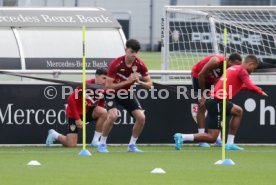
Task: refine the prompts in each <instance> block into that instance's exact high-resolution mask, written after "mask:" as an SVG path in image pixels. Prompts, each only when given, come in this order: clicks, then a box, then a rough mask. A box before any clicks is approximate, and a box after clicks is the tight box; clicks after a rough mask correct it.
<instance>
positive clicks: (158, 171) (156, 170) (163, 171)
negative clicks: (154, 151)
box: [150, 168, 166, 174]
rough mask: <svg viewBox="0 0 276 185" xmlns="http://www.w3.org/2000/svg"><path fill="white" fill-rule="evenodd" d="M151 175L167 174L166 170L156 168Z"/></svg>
mask: <svg viewBox="0 0 276 185" xmlns="http://www.w3.org/2000/svg"><path fill="white" fill-rule="evenodd" d="M150 173H159V174H164V173H166V172H165V170H163V169H162V168H154V169H153V170H152V171H151V172H150Z"/></svg>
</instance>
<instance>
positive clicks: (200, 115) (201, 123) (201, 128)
mask: <svg viewBox="0 0 276 185" xmlns="http://www.w3.org/2000/svg"><path fill="white" fill-rule="evenodd" d="M192 83H193V89H194V90H195V91H197V93H201V89H200V87H199V82H198V78H195V77H193V75H192ZM198 95H199V94H198ZM205 112H206V107H205V105H203V106H199V105H198V109H197V113H196V120H197V125H198V133H199V134H201V133H205ZM198 146H200V147H210V145H209V144H208V143H206V142H200V143H199V144H198Z"/></svg>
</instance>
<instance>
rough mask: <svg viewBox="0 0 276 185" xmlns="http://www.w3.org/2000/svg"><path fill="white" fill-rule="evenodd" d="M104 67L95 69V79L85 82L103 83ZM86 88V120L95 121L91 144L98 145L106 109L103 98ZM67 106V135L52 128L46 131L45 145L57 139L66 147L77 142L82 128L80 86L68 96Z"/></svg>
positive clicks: (49, 144)
mask: <svg viewBox="0 0 276 185" xmlns="http://www.w3.org/2000/svg"><path fill="white" fill-rule="evenodd" d="M106 74H107V71H106V69H103V68H100V69H97V70H96V75H95V79H90V80H87V81H86V83H87V84H98V85H103V84H105V80H106ZM89 90H90V89H89V88H87V94H86V104H87V105H86V112H87V113H86V121H87V122H91V121H93V120H95V121H96V128H95V133H94V137H93V140H92V143H91V146H93V147H98V144H99V139H100V136H101V132H102V127H103V124H104V121H106V118H107V111H106V109H105V108H104V99H103V98H98V97H97V96H96V95H97V92H94V91H93V92H92V91H90V92H89ZM67 101H68V106H67V108H66V116H67V121H68V131H67V135H66V136H64V135H62V134H60V133H58V132H57V131H55V130H54V129H50V130H49V131H48V137H47V139H46V146H51V145H52V144H53V142H54V141H56V140H57V141H59V142H60V143H61V144H63V145H64V146H66V147H75V146H76V145H77V142H78V129H79V128H82V126H83V122H82V87H77V88H76V89H75V91H74V92H73V93H72V94H71V95H70V96H69V97H68V99H67Z"/></svg>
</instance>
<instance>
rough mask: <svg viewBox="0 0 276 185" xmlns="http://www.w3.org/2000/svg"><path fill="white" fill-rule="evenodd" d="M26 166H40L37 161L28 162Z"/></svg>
mask: <svg viewBox="0 0 276 185" xmlns="http://www.w3.org/2000/svg"><path fill="white" fill-rule="evenodd" d="M27 165H28V166H40V165H41V164H40V162H38V161H35V160H32V161H30V162H28V164H27Z"/></svg>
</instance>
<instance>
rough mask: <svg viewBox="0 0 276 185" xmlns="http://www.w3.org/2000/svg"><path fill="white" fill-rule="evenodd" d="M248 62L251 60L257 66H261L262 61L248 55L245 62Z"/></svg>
mask: <svg viewBox="0 0 276 185" xmlns="http://www.w3.org/2000/svg"><path fill="white" fill-rule="evenodd" d="M248 60H251V61H252V62H254V63H255V64H257V65H259V63H260V60H259V59H258V58H257V57H256V56H255V55H251V54H250V55H247V56H246V57H245V58H244V61H245V62H247V61H248Z"/></svg>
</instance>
